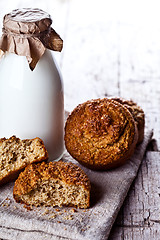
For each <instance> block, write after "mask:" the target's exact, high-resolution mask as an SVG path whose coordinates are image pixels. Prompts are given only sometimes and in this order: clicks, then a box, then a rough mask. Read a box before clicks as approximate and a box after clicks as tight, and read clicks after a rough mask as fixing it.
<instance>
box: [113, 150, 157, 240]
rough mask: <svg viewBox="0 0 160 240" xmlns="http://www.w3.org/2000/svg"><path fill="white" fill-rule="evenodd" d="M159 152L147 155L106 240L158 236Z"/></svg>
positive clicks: (155, 237) (152, 237)
mask: <svg viewBox="0 0 160 240" xmlns="http://www.w3.org/2000/svg"><path fill="white" fill-rule="evenodd" d="M159 161H160V153H159V152H148V153H147V155H146V157H145V159H144V161H143V162H142V165H141V168H140V170H139V173H138V176H137V178H136V180H135V181H134V183H133V184H132V186H131V189H130V192H129V194H128V197H127V198H126V200H125V202H124V204H123V207H122V208H121V211H120V212H119V215H118V218H117V220H116V222H115V224H114V227H113V229H112V232H111V234H110V237H109V240H113V239H142V240H145V239H158V238H159V236H160V228H159V224H160V179H159V175H160V165H159Z"/></svg>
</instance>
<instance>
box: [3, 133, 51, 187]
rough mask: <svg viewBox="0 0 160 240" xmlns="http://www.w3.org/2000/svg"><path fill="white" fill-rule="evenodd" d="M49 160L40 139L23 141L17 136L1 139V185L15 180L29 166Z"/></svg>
mask: <svg viewBox="0 0 160 240" xmlns="http://www.w3.org/2000/svg"><path fill="white" fill-rule="evenodd" d="M47 159H48V153H47V150H46V148H45V146H44V143H43V141H42V140H41V139H40V138H38V137H37V138H34V139H25V140H21V139H19V138H17V137H16V136H12V137H10V138H9V139H6V138H1V139H0V185H2V184H4V183H7V182H9V181H12V180H14V179H15V178H16V177H17V176H18V174H19V172H20V171H21V170H22V169H24V168H25V167H26V166H27V165H28V164H30V163H33V162H40V161H43V160H47Z"/></svg>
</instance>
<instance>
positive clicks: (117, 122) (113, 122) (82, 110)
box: [64, 98, 138, 170]
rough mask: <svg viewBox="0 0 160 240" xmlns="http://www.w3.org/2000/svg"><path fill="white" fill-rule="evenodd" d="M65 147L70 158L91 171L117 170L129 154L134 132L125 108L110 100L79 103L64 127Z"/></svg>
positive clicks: (132, 123) (134, 124) (135, 134)
mask: <svg viewBox="0 0 160 240" xmlns="http://www.w3.org/2000/svg"><path fill="white" fill-rule="evenodd" d="M64 139H65V145H66V148H67V151H68V152H69V153H70V154H71V156H72V157H73V158H75V159H76V160H77V161H79V162H80V163H81V164H83V165H84V166H86V167H88V168H91V169H95V170H106V169H111V168H114V167H118V166H120V165H122V164H124V163H125V162H126V160H127V159H129V158H130V156H131V155H132V154H133V152H134V149H135V146H136V143H137V139H138V132H137V126H136V123H135V121H134V119H133V117H132V115H131V113H130V112H129V111H128V109H127V108H126V107H124V106H123V105H122V104H120V103H118V102H117V101H114V100H111V99H107V98H104V99H94V100H90V101H87V102H85V103H82V104H79V105H78V106H77V107H76V108H75V109H74V110H73V111H72V113H71V114H70V115H69V117H68V119H67V121H66V125H65V137H64Z"/></svg>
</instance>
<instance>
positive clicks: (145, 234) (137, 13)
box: [0, 0, 160, 240]
mask: <svg viewBox="0 0 160 240" xmlns="http://www.w3.org/2000/svg"><path fill="white" fill-rule="evenodd" d="M30 6H32V7H40V8H43V9H44V10H46V11H48V12H49V13H50V14H51V15H52V18H53V26H54V27H55V30H56V31H57V32H58V33H59V34H60V35H61V36H62V38H63V39H64V49H63V51H62V53H60V54H59V53H55V54H54V55H55V57H56V59H57V62H58V64H59V66H60V68H61V70H62V74H63V79H64V92H65V109H67V110H69V111H71V110H72V109H73V108H74V107H75V106H76V105H77V104H79V103H81V102H84V101H86V100H88V99H91V98H99V97H105V96H121V97H124V98H132V99H133V100H134V101H136V102H137V103H138V104H139V105H140V106H141V107H142V108H143V109H144V111H145V114H146V125H147V126H148V127H152V128H153V129H154V139H155V141H156V144H157V146H156V144H154V146H152V150H154V151H156V152H148V154H147V156H146V159H145V161H144V162H143V164H142V166H141V169H140V171H139V174H138V178H137V179H136V181H135V182H134V183H133V185H132V187H131V189H130V192H129V195H128V197H127V199H126V201H125V203H124V205H123V207H122V209H121V212H120V213H119V216H118V218H117V221H116V223H115V225H114V228H113V230H112V233H111V236H110V239H111V240H112V239H114V240H121V239H125V240H135V239H136V240H141V239H142V240H143V239H144V240H146V239H148V240H152V239H153V240H154V239H155V240H157V239H159V236H160V214H159V209H160V195H159V194H160V192H159V191H160V189H159V187H160V182H159V171H160V153H159V149H160V127H159V126H160V117H159V116H160V107H159V105H160V67H159V65H160V41H159V39H160V25H159V22H160V15H159V3H158V1H152V0H148V1H144V0H142V1H138V0H134V1H127V0H121V1H119V0H114V1H106V0H87V1H86V0H53V1H52V0H46V1H43V0H34V1H32V0H28V1H25V0H14V1H12V0H5V1H4V0H2V1H0V9H1V11H0V18H1V19H2V16H3V15H4V14H5V13H7V12H9V11H11V10H12V9H14V8H17V7H30ZM1 25H2V24H1ZM155 146H156V147H155Z"/></svg>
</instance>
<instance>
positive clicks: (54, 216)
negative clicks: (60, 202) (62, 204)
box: [48, 214, 56, 219]
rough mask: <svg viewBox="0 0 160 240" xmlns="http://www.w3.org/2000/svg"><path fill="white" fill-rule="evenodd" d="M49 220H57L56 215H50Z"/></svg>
mask: <svg viewBox="0 0 160 240" xmlns="http://www.w3.org/2000/svg"><path fill="white" fill-rule="evenodd" d="M48 218H49V219H51V218H56V214H52V215H50V216H49V217H48Z"/></svg>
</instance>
